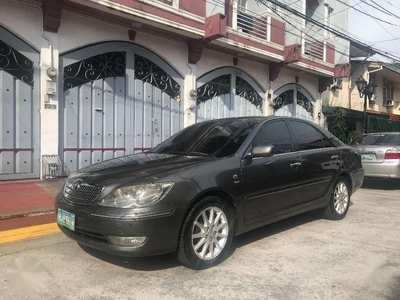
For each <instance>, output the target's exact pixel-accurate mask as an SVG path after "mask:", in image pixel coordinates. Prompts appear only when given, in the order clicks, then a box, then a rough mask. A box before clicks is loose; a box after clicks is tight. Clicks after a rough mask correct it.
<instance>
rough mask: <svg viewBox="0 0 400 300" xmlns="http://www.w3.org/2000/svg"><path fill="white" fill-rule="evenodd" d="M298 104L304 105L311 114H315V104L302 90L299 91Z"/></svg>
mask: <svg viewBox="0 0 400 300" xmlns="http://www.w3.org/2000/svg"><path fill="white" fill-rule="evenodd" d="M297 105H300V106H302V107H304V109H305V110H306V111H307V112H308V113H309V114H310V115H314V105H313V104H312V103H311V101H310V100H308V98H307V97H306V96H305V95H304V94H303V93H302V92H300V91H297Z"/></svg>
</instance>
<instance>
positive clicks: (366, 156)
mask: <svg viewBox="0 0 400 300" xmlns="http://www.w3.org/2000/svg"><path fill="white" fill-rule="evenodd" d="M361 158H362V159H363V160H372V159H373V156H372V154H361Z"/></svg>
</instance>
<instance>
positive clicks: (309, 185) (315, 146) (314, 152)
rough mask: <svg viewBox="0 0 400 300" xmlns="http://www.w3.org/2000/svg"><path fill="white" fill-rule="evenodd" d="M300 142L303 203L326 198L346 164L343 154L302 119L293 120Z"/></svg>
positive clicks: (296, 136)
mask: <svg viewBox="0 0 400 300" xmlns="http://www.w3.org/2000/svg"><path fill="white" fill-rule="evenodd" d="M289 123H290V124H291V128H292V130H293V132H294V136H295V138H296V140H297V143H298V147H299V150H300V152H299V153H300V157H301V162H302V170H303V174H302V176H303V190H302V197H301V198H298V199H300V201H299V202H297V203H296V204H300V203H305V202H309V201H313V200H316V199H318V198H320V197H322V196H323V195H324V194H325V193H326V192H327V191H328V188H329V186H330V183H331V182H332V181H333V180H334V179H335V178H336V176H337V175H338V172H339V171H340V166H341V164H342V158H341V153H340V152H341V151H340V149H338V148H336V147H334V145H333V144H332V143H331V141H329V139H328V138H327V137H326V136H325V135H323V134H322V132H320V131H319V130H318V129H317V128H316V127H314V126H312V125H311V124H309V123H306V122H303V121H301V120H290V121H289Z"/></svg>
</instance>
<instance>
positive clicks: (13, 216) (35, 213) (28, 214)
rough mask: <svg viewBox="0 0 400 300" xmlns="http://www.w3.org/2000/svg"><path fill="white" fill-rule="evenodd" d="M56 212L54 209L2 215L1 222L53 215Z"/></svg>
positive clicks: (0, 216)
mask: <svg viewBox="0 0 400 300" xmlns="http://www.w3.org/2000/svg"><path fill="white" fill-rule="evenodd" d="M55 211H56V210H55V208H54V207H51V208H42V209H40V210H36V211H32V210H31V211H21V212H16V213H13V214H11V215H0V221H3V220H10V219H16V218H25V217H33V216H40V215H46V214H52V213H55Z"/></svg>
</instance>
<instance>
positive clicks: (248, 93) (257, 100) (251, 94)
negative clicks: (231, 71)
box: [236, 76, 263, 110]
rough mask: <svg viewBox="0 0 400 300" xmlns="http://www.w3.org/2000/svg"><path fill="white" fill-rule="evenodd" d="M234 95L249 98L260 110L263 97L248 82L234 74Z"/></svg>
mask: <svg viewBox="0 0 400 300" xmlns="http://www.w3.org/2000/svg"><path fill="white" fill-rule="evenodd" d="M236 95H238V96H240V97H243V98H245V99H247V100H249V101H250V102H251V103H253V104H254V105H255V106H256V107H257V108H258V109H260V110H262V103H263V98H262V97H261V96H260V94H259V93H257V91H256V90H255V89H254V88H253V87H252V86H251V85H250V83H248V82H247V81H246V80H244V79H243V78H241V77H239V76H236Z"/></svg>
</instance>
